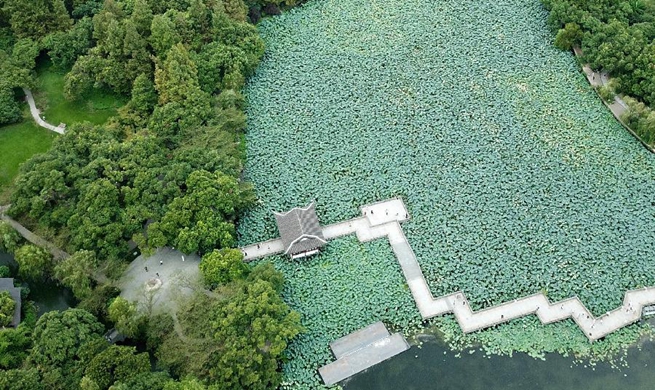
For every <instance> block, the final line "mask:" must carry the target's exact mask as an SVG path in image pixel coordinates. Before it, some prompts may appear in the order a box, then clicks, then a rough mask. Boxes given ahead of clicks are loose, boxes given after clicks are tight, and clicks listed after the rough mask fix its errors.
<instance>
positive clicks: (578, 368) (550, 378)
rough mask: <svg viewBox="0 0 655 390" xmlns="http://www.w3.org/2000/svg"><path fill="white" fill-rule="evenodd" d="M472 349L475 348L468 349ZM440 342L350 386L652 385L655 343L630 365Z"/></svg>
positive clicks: (634, 388) (356, 389)
mask: <svg viewBox="0 0 655 390" xmlns="http://www.w3.org/2000/svg"><path fill="white" fill-rule="evenodd" d="M470 351H473V352H472V353H469V352H470ZM456 354H457V353H456V352H452V351H450V350H448V349H447V348H445V347H444V346H442V345H440V344H438V343H436V342H428V343H424V344H423V345H422V346H421V348H418V347H412V348H411V349H410V350H408V351H406V352H404V353H402V354H400V355H398V356H396V357H394V358H392V359H389V360H387V361H385V362H382V363H380V364H378V365H377V366H374V367H372V368H370V369H369V370H367V371H365V372H363V373H361V374H359V375H356V376H354V377H352V378H351V379H349V380H348V381H346V382H345V383H344V385H343V387H344V389H345V390H385V389H389V390H413V389H416V390H427V389H444V390H457V389H466V390H501V389H502V390H514V389H515V390H527V389H529V390H566V389H571V390H578V389H580V390H582V389H593V390H596V389H599V390H619V389H620V390H642V389H643V390H646V389H648V390H652V389H653V388H655V370H653V369H652V367H654V366H655V344H653V343H647V344H645V345H644V346H643V348H642V350H641V351H640V350H637V349H636V348H634V349H632V350H630V351H629V352H628V356H627V358H626V361H627V363H628V365H629V367H621V368H612V367H611V366H610V365H609V364H607V363H599V364H597V365H595V366H594V367H592V366H590V365H586V364H584V363H582V364H575V363H574V362H573V359H572V358H571V357H564V356H562V355H559V354H549V355H547V356H546V359H545V360H537V359H533V358H531V357H530V356H528V355H526V354H524V353H517V354H514V356H513V357H508V356H487V355H485V354H484V352H480V351H479V350H469V351H465V352H462V353H461V354H460V357H457V356H456Z"/></svg>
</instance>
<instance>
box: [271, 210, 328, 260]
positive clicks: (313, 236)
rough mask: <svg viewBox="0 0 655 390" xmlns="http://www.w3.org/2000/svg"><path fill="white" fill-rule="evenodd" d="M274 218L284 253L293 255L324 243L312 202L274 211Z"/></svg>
mask: <svg viewBox="0 0 655 390" xmlns="http://www.w3.org/2000/svg"><path fill="white" fill-rule="evenodd" d="M275 220H276V221H277V228H278V230H279V231H280V237H281V238H282V243H283V244H284V253H285V254H288V255H295V254H298V253H302V252H307V251H311V250H313V249H317V248H320V247H322V246H323V245H325V244H326V241H325V238H324V237H323V231H322V230H321V225H320V224H319V223H318V217H317V216H316V210H315V209H314V203H310V204H309V206H307V207H305V208H299V207H296V208H293V209H291V210H290V211H288V212H286V213H275Z"/></svg>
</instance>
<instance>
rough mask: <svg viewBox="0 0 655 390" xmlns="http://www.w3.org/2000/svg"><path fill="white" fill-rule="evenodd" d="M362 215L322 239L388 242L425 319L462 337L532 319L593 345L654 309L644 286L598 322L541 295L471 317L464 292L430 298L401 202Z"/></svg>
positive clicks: (572, 305) (261, 250)
mask: <svg viewBox="0 0 655 390" xmlns="http://www.w3.org/2000/svg"><path fill="white" fill-rule="evenodd" d="M361 210H362V214H363V216H362V217H358V218H354V219H350V220H347V221H344V222H340V223H336V224H333V225H327V226H324V227H323V235H324V236H325V238H326V239H327V240H330V239H334V238H337V237H341V236H345V235H348V234H353V233H354V234H355V235H356V236H357V238H358V239H359V241H361V242H366V241H371V240H376V239H378V238H385V237H386V238H387V239H388V240H389V243H390V244H391V248H392V250H393V252H394V254H395V255H396V258H397V259H398V262H399V263H400V267H401V269H402V271H403V274H404V276H405V279H406V280H407V285H408V286H409V289H410V291H411V293H412V296H413V298H414V301H415V302H416V306H417V307H418V310H419V312H420V313H421V316H422V317H423V319H424V320H426V319H428V318H432V317H436V316H441V315H444V314H448V313H453V314H454V315H455V318H456V319H457V322H458V323H459V326H460V327H461V328H462V331H464V333H471V332H475V331H478V330H481V329H485V328H489V327H492V326H495V325H498V324H501V323H503V322H508V321H510V320H513V319H516V318H520V317H524V316H527V315H531V314H536V316H537V318H539V320H540V321H541V322H542V323H543V324H550V323H553V322H557V321H562V320H565V319H568V318H570V319H572V320H573V321H574V322H575V323H576V324H577V325H578V326H579V327H580V329H581V330H582V331H583V332H584V335H585V336H586V337H587V339H589V341H592V342H593V341H595V340H598V339H601V338H603V337H605V336H606V335H608V334H609V333H612V332H614V331H616V330H618V329H621V328H623V327H624V326H627V325H629V324H632V323H634V322H636V321H638V320H639V319H640V318H641V316H642V310H643V308H644V307H645V306H648V305H652V304H655V287H645V288H642V289H637V290H630V291H627V292H626V293H625V297H624V300H623V305H622V306H620V307H618V308H617V309H615V310H612V311H611V312H607V313H606V314H604V315H602V316H600V317H594V316H593V314H592V313H591V312H590V311H589V310H588V309H587V308H586V307H585V306H584V304H582V302H581V301H580V299H578V298H577V297H572V298H568V299H565V300H562V301H558V302H554V303H551V302H550V301H548V298H547V297H546V296H545V295H544V294H542V293H539V294H534V295H530V296H527V297H524V298H520V299H515V300H513V301H509V302H505V303H502V304H499V305H496V306H493V307H490V308H487V309H483V310H479V311H475V312H474V311H473V310H472V309H471V307H470V305H469V302H468V300H467V299H466V295H465V294H464V292H463V291H457V292H454V293H452V294H448V295H444V296H441V297H438V298H434V297H433V296H432V292H431V291H430V288H429V286H428V284H427V282H426V280H425V277H424V276H423V271H422V270H421V267H420V265H419V264H418V261H417V260H416V256H415V255H414V251H413V250H412V248H411V246H410V245H409V242H408V241H407V238H406V237H405V234H404V233H403V230H402V228H401V227H400V223H401V222H404V221H406V220H407V219H409V215H408V213H407V211H406V209H405V205H404V204H403V202H402V200H400V199H392V200H387V201H383V202H379V203H375V204H372V205H367V206H364V207H362V208H361ZM241 249H242V251H243V252H244V253H245V255H244V260H245V261H252V260H254V259H257V258H261V257H265V256H269V255H274V254H280V253H283V248H282V243H281V241H280V240H270V241H265V242H262V243H259V244H253V245H249V246H246V247H243V248H241Z"/></svg>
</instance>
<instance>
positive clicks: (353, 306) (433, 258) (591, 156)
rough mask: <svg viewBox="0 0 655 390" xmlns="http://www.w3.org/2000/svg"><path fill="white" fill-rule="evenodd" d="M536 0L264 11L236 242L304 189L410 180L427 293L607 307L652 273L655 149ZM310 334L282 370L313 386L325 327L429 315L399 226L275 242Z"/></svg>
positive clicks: (399, 324) (493, 343)
mask: <svg viewBox="0 0 655 390" xmlns="http://www.w3.org/2000/svg"><path fill="white" fill-rule="evenodd" d="M546 17H547V12H546V11H545V10H544V9H543V7H542V6H541V5H540V3H539V1H538V0H497V1H493V2H492V1H486V2H479V1H474V0H458V1H454V0H436V1H426V0H410V1H405V2H392V1H390V0H356V1H355V0H340V1H336V0H313V1H310V2H309V3H307V4H305V5H303V6H301V7H298V8H295V9H293V10H291V11H289V12H287V13H285V14H283V15H281V16H278V17H274V18H269V19H267V20H265V21H263V22H262V23H260V25H259V28H260V31H261V34H262V36H263V37H264V39H265V41H266V46H267V51H266V54H265V58H264V60H263V62H262V64H261V65H260V67H259V69H258V70H257V72H256V74H255V75H254V76H253V77H252V78H251V79H250V81H249V84H248V86H247V88H246V95H247V98H248V102H249V108H248V120H249V124H248V135H247V145H248V151H247V154H248V158H247V164H246V174H245V176H246V179H247V180H249V181H252V182H253V184H254V186H255V189H256V191H257V195H258V198H259V199H260V203H259V204H258V206H257V207H254V208H253V209H251V210H250V211H249V212H248V213H247V214H246V215H244V216H243V218H242V220H241V223H240V226H239V234H240V243H241V244H250V243H253V242H258V241H262V240H265V239H270V238H274V237H276V236H277V235H278V232H277V228H276V226H275V220H274V218H273V215H272V213H271V211H272V210H276V211H283V210H286V209H289V208H291V207H294V206H302V205H305V204H307V203H308V202H309V201H311V200H315V201H316V203H317V207H316V208H317V213H318V215H319V218H320V219H321V222H322V223H323V224H329V223H334V222H338V221H342V220H344V219H348V218H352V217H355V216H357V215H358V214H359V206H361V205H364V204H367V203H372V202H375V201H379V200H383V199H387V198H391V197H394V196H402V198H403V200H404V201H405V204H406V205H407V207H408V209H409V212H410V214H411V215H412V219H411V220H410V221H408V222H406V223H404V224H403V229H404V231H405V233H406V236H407V238H408V240H409V242H410V244H411V245H412V247H413V248H414V251H415V253H416V255H417V258H418V261H419V263H420V264H421V267H422V269H423V272H424V274H425V276H426V279H427V280H428V283H429V285H430V288H431V289H432V292H433V294H434V295H435V296H439V295H443V294H448V293H452V292H454V291H457V290H463V291H464V292H465V293H466V294H467V296H468V297H469V299H470V302H471V304H472V306H473V307H474V308H475V309H480V308H484V307H488V306H490V305H495V304H498V303H501V302H504V301H507V300H511V299H515V298H518V297H522V296H525V295H527V294H532V293H535V292H540V291H543V292H545V293H546V294H547V295H548V296H549V298H550V299H551V300H558V299H562V298H566V297H570V296H573V295H578V296H579V297H580V299H581V300H582V301H583V302H584V303H585V304H586V305H587V306H588V307H589V308H590V310H591V311H592V312H594V313H595V314H597V315H599V314H602V313H604V312H606V311H608V310H611V309H613V308H615V307H616V306H618V305H619V304H620V303H621V301H622V299H623V293H624V292H625V290H627V289H632V288H637V287H640V286H645V285H655V156H653V155H652V154H650V153H649V152H647V151H646V150H645V149H644V148H643V147H641V145H640V144H639V143H638V142H637V141H635V140H634V138H633V137H632V136H631V135H629V134H628V133H627V132H626V131H625V130H624V129H622V128H621V126H620V125H619V124H618V123H617V122H616V121H615V119H614V118H613V117H612V115H611V113H610V112H609V111H608V110H607V109H606V108H605V106H604V105H603V104H602V103H601V101H600V100H599V99H598V97H597V96H596V94H595V93H594V92H593V90H592V89H591V88H590V86H589V85H588V84H587V82H586V80H585V78H584V76H583V75H582V74H581V72H580V70H579V66H578V64H576V62H575V59H574V58H573V56H572V55H571V54H570V53H567V52H562V51H559V50H557V49H555V48H554V47H553V46H552V39H553V37H552V35H551V32H550V31H549V30H548V29H547V28H546ZM271 260H272V261H273V262H274V263H275V265H276V266H277V267H278V268H280V269H281V270H282V271H283V272H284V273H285V275H286V277H287V279H288V280H287V284H286V288H285V292H284V293H285V299H286V300H287V301H288V302H289V303H290V305H291V306H292V307H293V308H294V309H296V310H298V311H300V312H301V314H302V315H303V324H304V325H305V327H306V328H307V333H305V334H303V335H302V336H300V337H299V338H298V339H297V340H296V341H294V342H293V343H292V344H291V346H290V349H289V361H288V362H287V363H286V364H285V367H284V370H285V380H286V386H287V387H293V388H298V387H299V388H304V387H307V388H314V387H316V386H317V384H318V383H319V380H318V376H317V373H316V369H317V368H318V367H319V366H320V365H322V364H325V363H327V362H329V361H331V354H330V351H329V348H328V343H329V342H330V341H331V340H333V339H335V338H337V337H341V336H343V335H345V334H346V333H348V332H351V331H354V330H356V329H358V328H361V327H363V326H366V325H368V324H370V323H372V322H374V321H376V320H379V319H382V320H383V321H385V322H386V323H387V324H388V325H390V326H391V327H392V328H395V329H402V330H404V331H406V332H407V333H411V331H413V330H416V329H418V328H419V327H421V326H422V325H421V324H420V316H419V314H418V310H417V309H416V308H415V306H414V304H413V301H412V298H411V295H410V293H409V291H408V290H407V287H406V286H405V284H404V279H403V277H402V273H401V271H400V267H399V266H398V264H397V262H396V261H395V258H394V256H393V253H392V252H391V250H390V247H389V245H388V243H386V242H384V241H379V242H378V241H376V242H371V243H367V244H361V243H359V242H358V241H357V240H356V238H354V237H346V238H343V239H339V240H336V241H334V242H331V243H330V244H329V245H328V248H327V250H326V251H325V252H324V253H323V254H321V255H319V256H318V257H313V258H310V259H308V260H304V261H290V260H288V259H285V258H281V257H274V258H272V259H271ZM431 324H432V325H435V327H436V328H438V329H440V330H441V331H442V332H444V334H445V335H446V337H447V339H449V340H450V341H451V342H452V343H454V344H456V345H462V344H466V343H472V342H482V343H483V344H484V345H485V346H486V347H487V348H488V350H490V351H494V352H505V353H511V351H513V350H525V351H529V352H532V353H537V354H538V353H541V352H544V351H554V350H557V351H561V352H573V353H576V354H578V355H582V356H589V355H592V356H593V355H611V354H613V353H614V352H615V351H616V350H617V349H618V348H620V347H621V346H624V345H626V344H627V343H631V342H634V341H635V340H636V339H637V338H638V335H639V333H640V332H641V331H642V330H643V326H642V325H634V326H631V327H628V328H625V329H623V330H621V331H618V332H616V333H614V334H612V335H610V336H609V337H607V338H606V339H605V340H602V341H600V342H596V343H594V344H593V345H590V344H589V343H588V341H587V340H586V339H585V337H584V335H582V334H581V332H580V330H579V329H578V328H577V327H576V326H574V324H573V323H572V322H571V321H565V322H562V323H558V324H553V325H548V326H542V325H540V324H539V322H538V320H536V319H535V318H523V319H519V320H515V321H512V322H511V323H509V324H505V325H501V326H498V327H496V328H494V329H490V330H486V331H482V332H478V333H474V334H472V335H467V336H464V335H462V334H461V331H460V330H459V328H458V327H457V326H456V323H455V321H454V318H453V317H450V316H447V317H444V318H439V319H435V320H432V321H431Z"/></svg>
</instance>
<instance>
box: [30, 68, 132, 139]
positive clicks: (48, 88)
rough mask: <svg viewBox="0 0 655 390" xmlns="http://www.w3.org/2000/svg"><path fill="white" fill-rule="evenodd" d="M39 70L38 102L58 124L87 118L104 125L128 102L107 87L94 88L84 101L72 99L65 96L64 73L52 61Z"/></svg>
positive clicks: (35, 97)
mask: <svg viewBox="0 0 655 390" xmlns="http://www.w3.org/2000/svg"><path fill="white" fill-rule="evenodd" d="M37 73H38V85H37V88H36V90H35V91H33V92H34V99H35V100H36V105H37V107H39V109H41V111H42V112H43V113H44V115H45V118H46V121H47V122H48V123H51V124H53V125H55V126H56V125H58V124H59V123H62V122H63V123H66V125H68V126H70V125H71V124H73V123H79V122H84V121H89V122H91V123H94V124H98V125H99V124H103V123H105V122H106V121H107V119H109V118H110V117H111V116H113V115H115V114H116V110H118V108H120V107H121V106H122V105H124V104H125V103H126V101H127V100H126V99H125V98H124V97H122V96H119V95H116V94H113V93H111V92H110V91H107V90H93V91H92V92H90V93H89V95H88V96H86V97H85V98H84V99H82V100H81V101H75V102H70V101H68V100H66V99H65V98H64V73H61V72H58V71H56V70H55V69H54V68H53V67H52V64H51V63H50V61H43V62H42V63H41V64H40V65H38V66H37Z"/></svg>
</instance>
